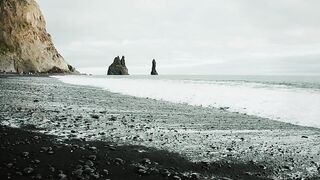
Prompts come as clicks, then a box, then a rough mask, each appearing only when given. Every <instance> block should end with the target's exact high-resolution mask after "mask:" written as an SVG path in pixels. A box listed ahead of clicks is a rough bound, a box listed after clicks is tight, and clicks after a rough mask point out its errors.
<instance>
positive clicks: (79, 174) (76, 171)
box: [73, 169, 83, 176]
mask: <svg viewBox="0 0 320 180" xmlns="http://www.w3.org/2000/svg"><path fill="white" fill-rule="evenodd" d="M82 173H83V171H82V170H81V169H77V170H75V171H73V174H74V175H76V176H81V175H82Z"/></svg>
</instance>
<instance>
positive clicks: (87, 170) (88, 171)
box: [83, 167, 94, 174]
mask: <svg viewBox="0 0 320 180" xmlns="http://www.w3.org/2000/svg"><path fill="white" fill-rule="evenodd" d="M93 172H94V170H93V169H91V168H89V167H87V168H85V169H84V170H83V173H85V174H91V173H93Z"/></svg>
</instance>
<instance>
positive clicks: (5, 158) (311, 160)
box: [0, 76, 320, 180]
mask: <svg viewBox="0 0 320 180" xmlns="http://www.w3.org/2000/svg"><path fill="white" fill-rule="evenodd" d="M0 91H1V97H0V98H1V99H0V100H1V101H0V108H1V110H0V121H1V124H2V126H1V127H0V163H1V164H0V179H177V180H178V179H278V178H279V179H294V178H306V179H308V178H309V179H318V178H319V177H320V175H319V171H320V168H319V164H320V159H319V153H320V148H319V147H320V145H319V144H320V131H319V130H318V129H315V128H308V127H301V126H295V125H291V124H286V123H281V122H277V121H272V120H268V119H262V118H258V117H253V116H248V115H243V114H238V113H230V112H226V111H225V109H213V108H202V107H193V106H188V105H184V104H172V103H168V102H161V101H155V100H152V99H143V98H134V97H129V96H124V95H119V94H114V93H110V92H107V91H104V90H101V89H98V88H92V87H83V86H73V85H68V84H64V83H61V82H59V81H58V80H56V79H55V78H49V77H16V76H0ZM12 127H19V128H12ZM49 134H51V135H49Z"/></svg>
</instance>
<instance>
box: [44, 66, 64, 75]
mask: <svg viewBox="0 0 320 180" xmlns="http://www.w3.org/2000/svg"><path fill="white" fill-rule="evenodd" d="M47 73H49V74H60V73H68V71H66V70H64V69H61V68H58V67H57V66H54V67H53V68H51V69H50V70H49V71H47Z"/></svg>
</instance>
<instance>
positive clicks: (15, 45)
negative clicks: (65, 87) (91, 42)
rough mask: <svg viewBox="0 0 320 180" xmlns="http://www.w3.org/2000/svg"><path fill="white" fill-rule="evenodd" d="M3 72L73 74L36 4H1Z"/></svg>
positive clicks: (23, 0) (11, 0)
mask: <svg viewBox="0 0 320 180" xmlns="http://www.w3.org/2000/svg"><path fill="white" fill-rule="evenodd" d="M0 72H15V73H30V72H31V73H45V72H49V73H70V72H76V71H75V69H74V68H73V67H72V66H70V65H69V66H68V64H67V63H66V62H65V60H64V58H63V57H62V56H61V55H60V54H59V53H58V51H57V50H56V48H55V47H54V44H53V43H52V40H51V36H50V34H48V33H47V31H46V22H45V20H44V17H43V15H42V13H41V11H40V9H39V6H38V4H37V2H36V1H35V0H0Z"/></svg>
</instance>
